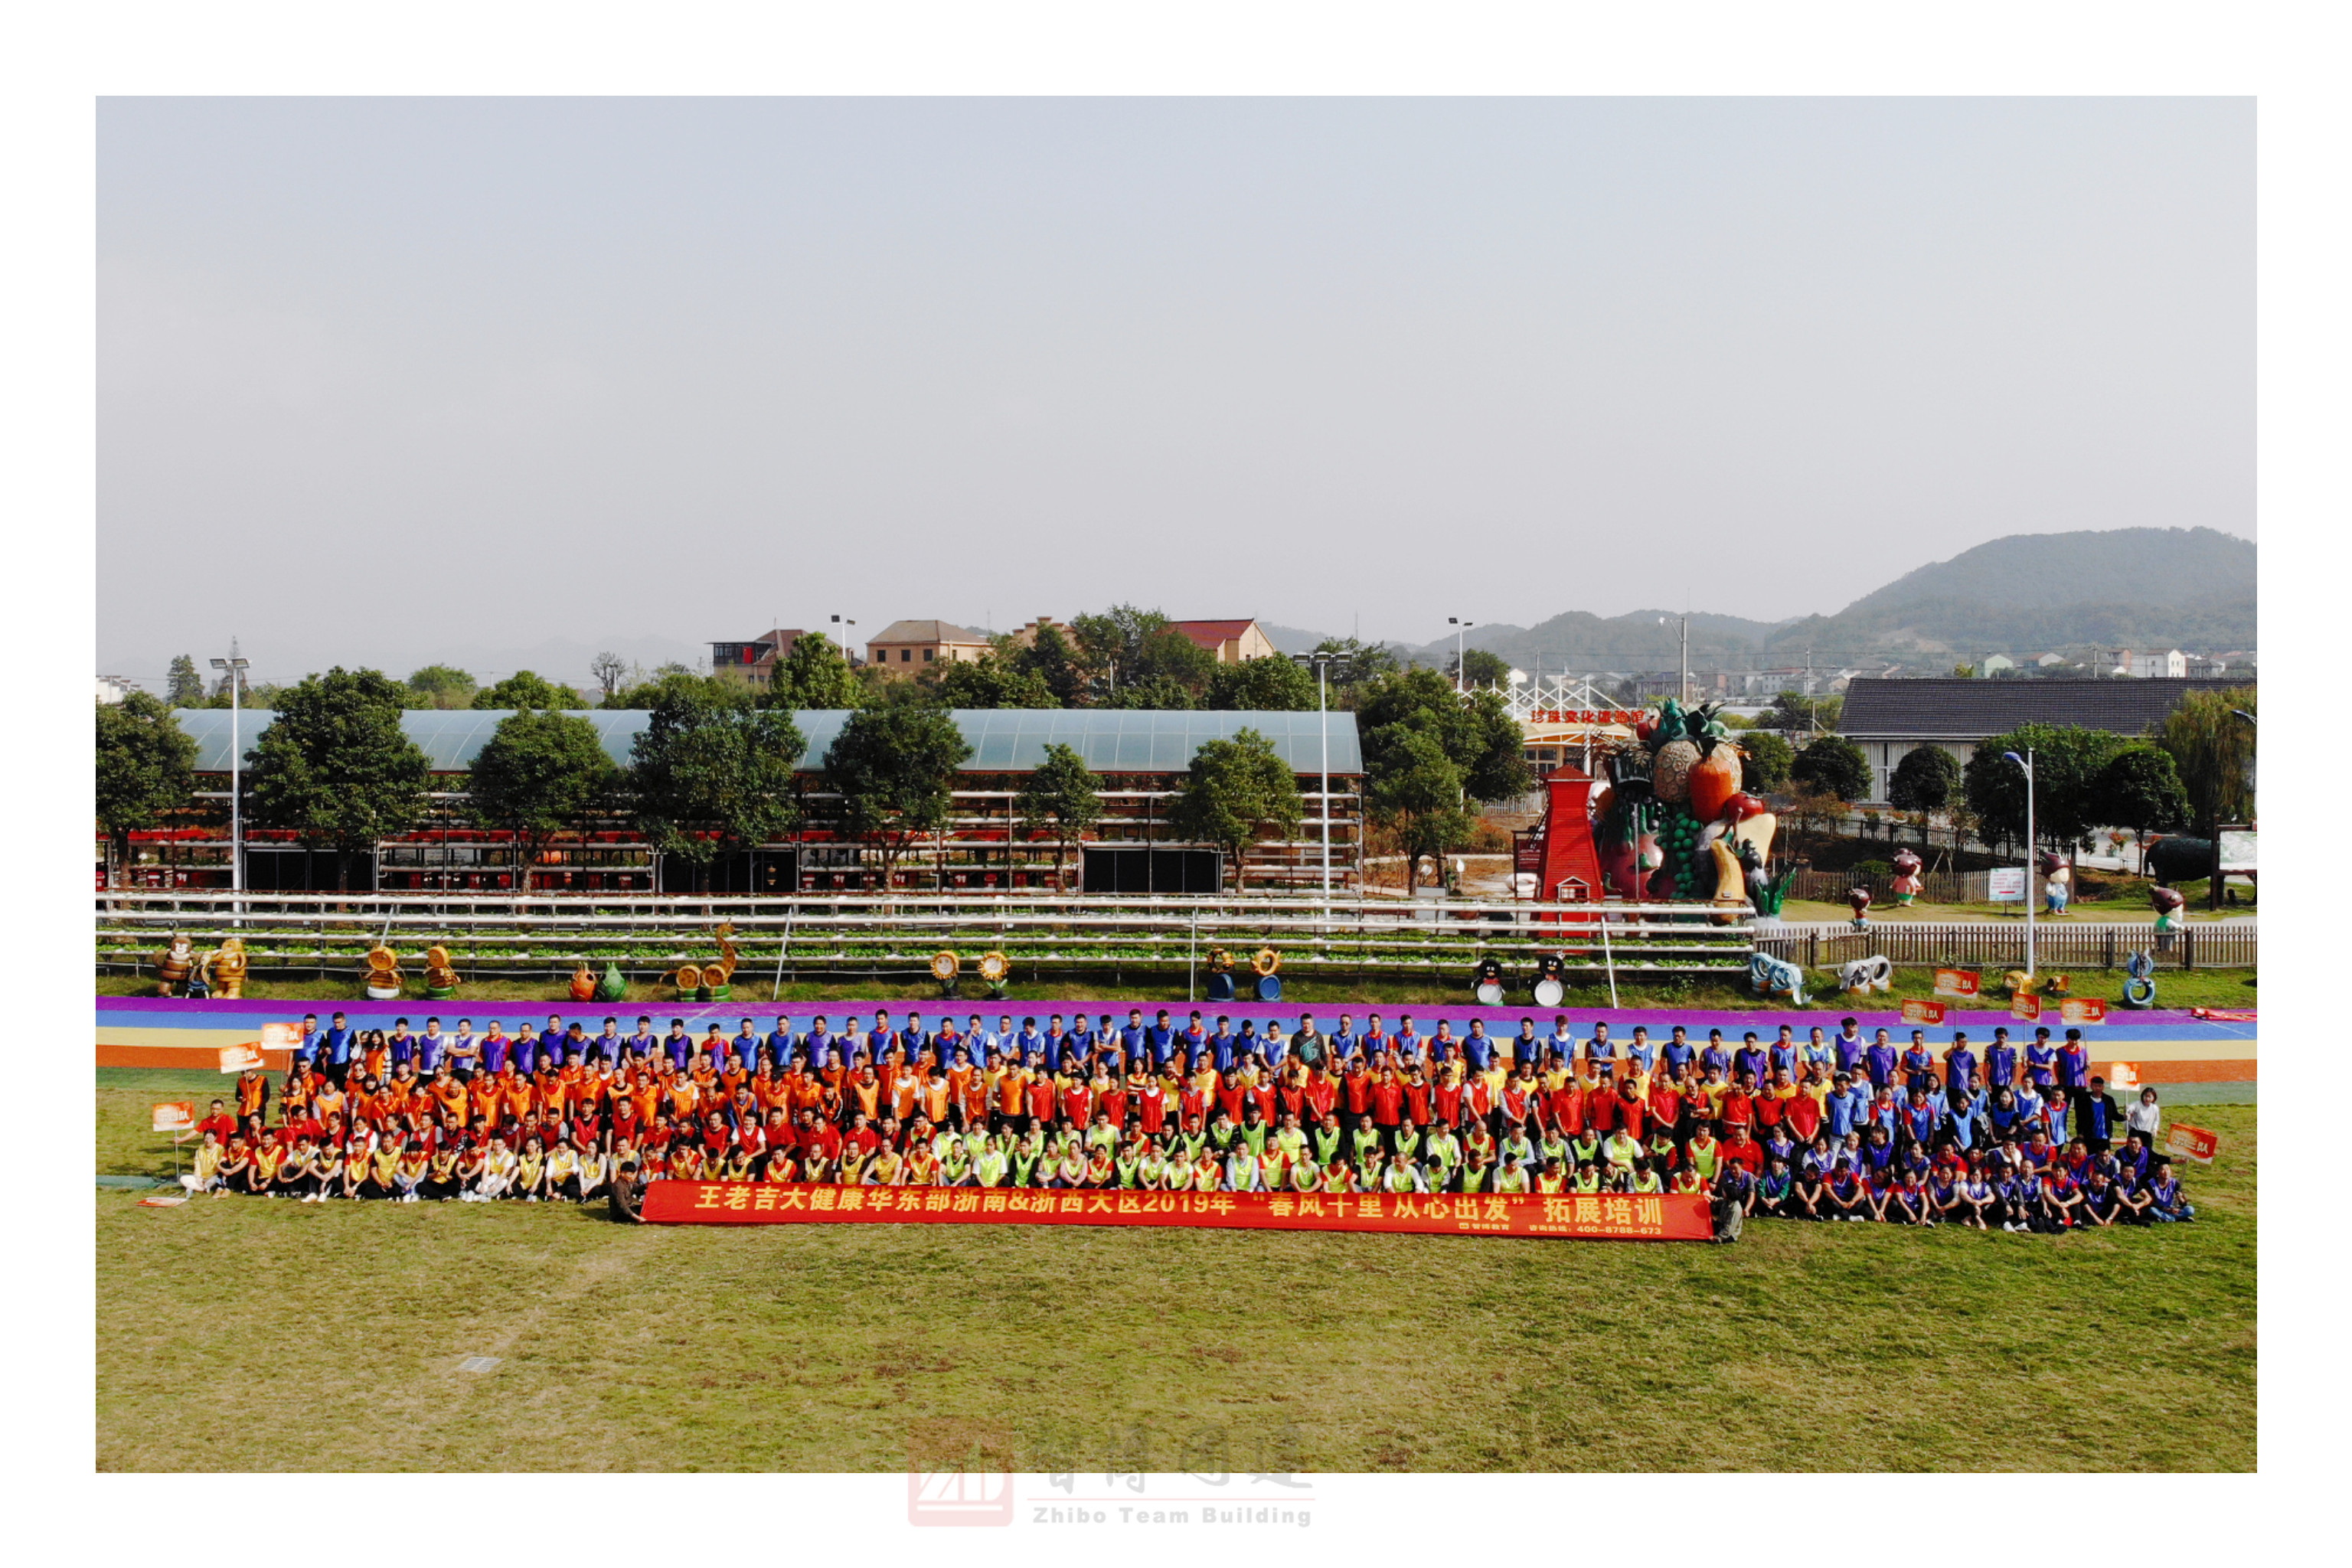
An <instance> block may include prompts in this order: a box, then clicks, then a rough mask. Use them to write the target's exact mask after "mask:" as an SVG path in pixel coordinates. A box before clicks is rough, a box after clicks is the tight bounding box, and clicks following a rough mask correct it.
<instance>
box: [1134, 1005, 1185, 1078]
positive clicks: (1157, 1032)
mask: <svg viewBox="0 0 2352 1568" xmlns="http://www.w3.org/2000/svg"><path fill="white" fill-rule="evenodd" d="M1138 1016H1139V1015H1138ZM1143 1050H1144V1058H1145V1059H1146V1060H1147V1061H1149V1062H1150V1066H1151V1068H1152V1069H1153V1070H1154V1071H1156V1072H1164V1071H1166V1070H1167V1068H1168V1062H1169V1058H1171V1057H1173V1056H1174V1055H1175V1054H1176V1026H1175V1025H1174V1024H1173V1023H1171V1021H1170V1019H1169V1016H1168V1009H1167V1008H1165V1007H1162V1008H1160V1011H1159V1012H1158V1013H1156V1014H1154V1015H1153V1016H1152V1019H1151V1025H1150V1027H1149V1028H1147V1029H1145V1030H1144V1031H1143Z"/></svg>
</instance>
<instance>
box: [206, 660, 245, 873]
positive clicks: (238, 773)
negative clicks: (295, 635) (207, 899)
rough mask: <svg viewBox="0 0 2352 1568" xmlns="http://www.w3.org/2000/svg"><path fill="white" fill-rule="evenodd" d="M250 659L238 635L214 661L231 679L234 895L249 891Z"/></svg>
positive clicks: (230, 833) (231, 865)
mask: <svg viewBox="0 0 2352 1568" xmlns="http://www.w3.org/2000/svg"><path fill="white" fill-rule="evenodd" d="M248 662H250V661H248V660H247V659H245V658H241V657H240V656H239V655H238V653H237V647H236V638H235V637H231V638H229V639H228V657H227V658H216V659H214V660H213V661H212V666H213V668H215V669H217V670H222V671H224V672H226V676H227V679H228V890H229V891H230V892H231V893H232V894H242V893H243V892H244V891H245V772H244V768H245V758H244V751H245V741H244V737H243V736H242V735H240V734H239V733H238V731H239V729H240V728H241V724H240V720H241V713H240V711H239V708H238V703H239V701H240V700H241V699H242V697H243V694H244V690H245V668H246V666H247V663H248ZM235 907H236V913H238V914H240V915H242V914H243V913H244V912H245V905H244V903H243V902H242V900H236V902H235Z"/></svg>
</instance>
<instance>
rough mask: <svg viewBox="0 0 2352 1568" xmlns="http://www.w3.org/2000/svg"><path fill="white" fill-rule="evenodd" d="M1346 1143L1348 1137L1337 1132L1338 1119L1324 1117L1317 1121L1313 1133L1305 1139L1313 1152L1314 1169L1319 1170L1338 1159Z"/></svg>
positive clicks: (1329, 1116)
mask: <svg viewBox="0 0 2352 1568" xmlns="http://www.w3.org/2000/svg"><path fill="white" fill-rule="evenodd" d="M1307 1142H1308V1143H1309V1144H1310V1145H1311V1146H1312V1147H1313V1149H1314V1151H1315V1165H1316V1168H1317V1169H1318V1170H1320V1169H1321V1168H1322V1167H1324V1166H1326V1165H1328V1164H1329V1163H1331V1162H1332V1161H1334V1160H1336V1159H1338V1158H1339V1156H1340V1153H1341V1152H1343V1151H1344V1150H1345V1149H1346V1148H1347V1142H1348V1135H1347V1134H1346V1133H1344V1132H1342V1131H1339V1118H1338V1117H1336V1116H1331V1115H1326V1116H1325V1117H1324V1118H1323V1120H1322V1121H1318V1122H1317V1123H1316V1124H1315V1131H1313V1133H1311V1134H1310V1135H1309V1136H1308V1139H1307Z"/></svg>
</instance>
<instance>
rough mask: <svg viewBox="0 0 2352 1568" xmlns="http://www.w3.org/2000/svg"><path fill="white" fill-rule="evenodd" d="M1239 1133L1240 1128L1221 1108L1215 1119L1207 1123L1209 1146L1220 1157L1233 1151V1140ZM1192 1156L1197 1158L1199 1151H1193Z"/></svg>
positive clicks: (1239, 1135)
mask: <svg viewBox="0 0 2352 1568" xmlns="http://www.w3.org/2000/svg"><path fill="white" fill-rule="evenodd" d="M1241 1135H1242V1130H1241V1129H1240V1128H1238V1127H1236V1126H1234V1119H1233V1118H1232V1117H1230V1116H1228V1115H1226V1114H1225V1113H1224V1112H1223V1111H1222V1110H1220V1111H1218V1112H1217V1119H1216V1120H1215V1121H1212V1122H1210V1123H1209V1147H1210V1148H1212V1149H1214V1150H1215V1151H1216V1152H1217V1154H1218V1157H1219V1158H1221V1159H1222V1158H1223V1156H1225V1155H1227V1154H1230V1153H1232V1152H1233V1150H1234V1141H1235V1140H1236V1139H1238V1138H1240V1137H1241ZM1192 1157H1193V1158H1194V1159H1196V1160H1197V1159H1199V1158H1200V1154H1199V1152H1197V1151H1195V1152H1194V1153H1193V1156H1192Z"/></svg>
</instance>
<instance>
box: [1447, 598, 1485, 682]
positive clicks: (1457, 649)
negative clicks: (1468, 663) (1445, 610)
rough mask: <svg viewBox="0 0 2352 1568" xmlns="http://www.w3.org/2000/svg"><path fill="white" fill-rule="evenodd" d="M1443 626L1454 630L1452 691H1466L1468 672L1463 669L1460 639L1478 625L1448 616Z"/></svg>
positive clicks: (1463, 654)
mask: <svg viewBox="0 0 2352 1568" xmlns="http://www.w3.org/2000/svg"><path fill="white" fill-rule="evenodd" d="M1445 624H1446V625H1447V626H1452V627H1453V628H1454V690H1455V691H1456V692H1462V691H1466V690H1468V689H1469V680H1468V676H1469V674H1470V672H1469V670H1468V669H1466V668H1464V660H1465V658H1466V657H1467V655H1465V652H1464V651H1463V640H1462V639H1463V637H1465V634H1467V633H1468V632H1469V630H1470V628H1471V627H1472V626H1476V625H1477V624H1478V623H1477V622H1475V621H1465V620H1462V619H1460V618H1458V617H1456V616H1446V617H1445Z"/></svg>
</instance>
